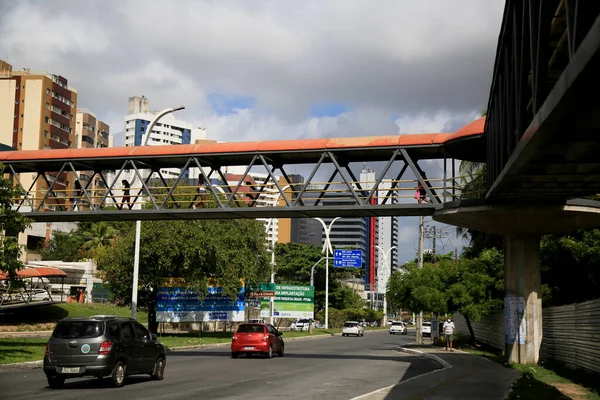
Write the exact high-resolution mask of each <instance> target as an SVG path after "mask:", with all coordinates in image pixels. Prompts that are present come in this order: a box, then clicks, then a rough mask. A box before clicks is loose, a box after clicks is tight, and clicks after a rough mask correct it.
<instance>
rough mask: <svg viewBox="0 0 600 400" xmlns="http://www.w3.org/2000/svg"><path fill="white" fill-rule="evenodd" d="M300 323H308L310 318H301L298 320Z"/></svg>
mask: <svg viewBox="0 0 600 400" xmlns="http://www.w3.org/2000/svg"><path fill="white" fill-rule="evenodd" d="M298 323H299V324H308V320H307V319H300V320H298Z"/></svg>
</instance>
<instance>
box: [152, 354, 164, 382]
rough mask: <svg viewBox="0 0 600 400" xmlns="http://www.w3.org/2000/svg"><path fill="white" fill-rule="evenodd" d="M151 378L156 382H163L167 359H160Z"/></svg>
mask: <svg viewBox="0 0 600 400" xmlns="http://www.w3.org/2000/svg"><path fill="white" fill-rule="evenodd" d="M150 376H151V377H152V379H154V380H155V381H162V380H163V379H164V378H165V359H164V358H163V357H158V360H156V363H155V364H154V371H152V375H150Z"/></svg>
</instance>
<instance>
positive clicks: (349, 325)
mask: <svg viewBox="0 0 600 400" xmlns="http://www.w3.org/2000/svg"><path fill="white" fill-rule="evenodd" d="M356 325H358V322H346V323H345V324H344V327H345V328H352V327H355V326H356Z"/></svg>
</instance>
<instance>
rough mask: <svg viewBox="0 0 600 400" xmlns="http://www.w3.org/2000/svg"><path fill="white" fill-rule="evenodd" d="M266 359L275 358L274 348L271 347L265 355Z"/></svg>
mask: <svg viewBox="0 0 600 400" xmlns="http://www.w3.org/2000/svg"><path fill="white" fill-rule="evenodd" d="M265 358H273V346H269V350H268V351H267V352H266V353H265Z"/></svg>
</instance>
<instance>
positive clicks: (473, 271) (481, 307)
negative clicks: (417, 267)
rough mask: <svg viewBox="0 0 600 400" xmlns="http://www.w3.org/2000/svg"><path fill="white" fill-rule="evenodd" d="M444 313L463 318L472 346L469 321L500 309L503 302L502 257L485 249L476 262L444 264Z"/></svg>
mask: <svg viewBox="0 0 600 400" xmlns="http://www.w3.org/2000/svg"><path fill="white" fill-rule="evenodd" d="M440 267H441V268H448V270H450V271H452V272H451V273H450V274H448V275H447V279H448V282H447V285H448V286H447V293H448V296H449V304H448V309H449V310H450V311H453V312H454V311H457V312H459V313H461V314H462V315H463V316H464V317H465V321H466V323H467V327H468V329H469V335H470V339H471V343H472V344H474V343H475V339H476V338H475V332H474V331H473V326H472V324H471V322H472V321H479V320H480V319H481V318H482V317H484V316H486V315H491V314H493V313H494V312H495V311H497V310H499V309H501V308H502V303H503V300H502V299H503V298H504V256H503V254H502V253H501V252H499V251H498V250H497V249H493V248H492V249H486V250H484V251H482V252H481V254H480V255H479V257H477V258H463V259H461V260H459V261H458V262H445V263H444V265H440Z"/></svg>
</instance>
